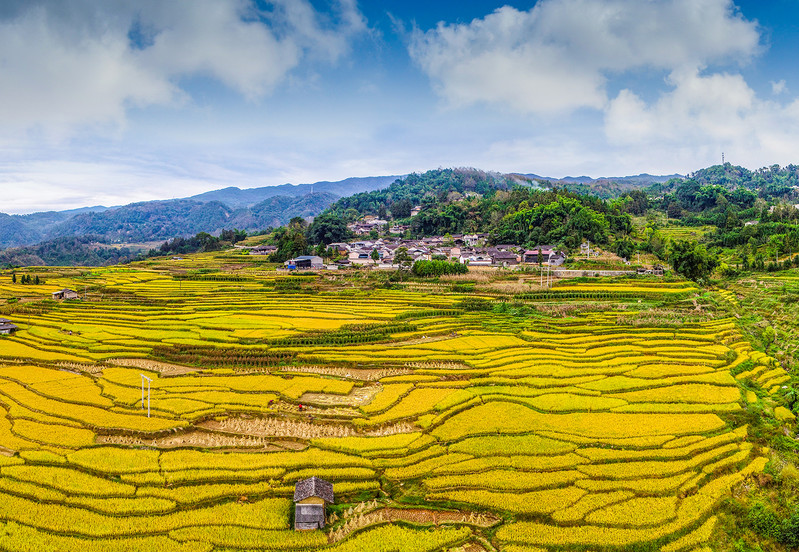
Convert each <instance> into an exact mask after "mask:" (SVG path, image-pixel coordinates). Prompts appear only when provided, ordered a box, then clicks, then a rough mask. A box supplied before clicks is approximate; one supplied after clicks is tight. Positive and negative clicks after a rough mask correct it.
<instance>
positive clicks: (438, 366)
mask: <svg viewBox="0 0 799 552" xmlns="http://www.w3.org/2000/svg"><path fill="white" fill-rule="evenodd" d="M406 366H413V367H414V368H421V369H422V370H474V368H472V367H471V366H468V365H466V364H461V363H460V362H409V363H407V364H406Z"/></svg>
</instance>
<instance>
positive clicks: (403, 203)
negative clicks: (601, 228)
mask: <svg viewBox="0 0 799 552" xmlns="http://www.w3.org/2000/svg"><path fill="white" fill-rule="evenodd" d="M520 184H526V185H528V186H529V185H531V184H532V181H531V180H530V179H528V178H525V177H522V176H518V175H502V174H499V173H493V172H485V171H481V170H477V169H466V168H457V169H437V170H432V171H427V172H425V173H412V174H409V175H408V176H406V177H404V178H399V179H397V180H396V181H394V183H393V184H391V186H389V187H388V188H386V189H384V190H377V191H374V192H364V193H360V194H355V195H353V196H350V197H345V198H342V199H340V200H338V201H337V202H336V203H334V204H333V205H331V206H330V211H331V212H333V213H334V214H337V215H339V216H343V217H354V216H356V215H358V214H360V215H376V216H380V217H381V218H383V217H384V216H386V215H387V214H388V213H390V214H391V215H392V216H393V217H394V218H395V219H401V218H406V217H408V216H410V211H411V208H412V207H414V206H416V205H422V206H431V205H434V204H435V203H436V202H440V201H452V200H457V199H461V198H463V197H464V196H466V195H471V194H476V195H485V194H489V193H491V192H493V191H495V190H508V189H510V188H512V187H514V186H517V185H520Z"/></svg>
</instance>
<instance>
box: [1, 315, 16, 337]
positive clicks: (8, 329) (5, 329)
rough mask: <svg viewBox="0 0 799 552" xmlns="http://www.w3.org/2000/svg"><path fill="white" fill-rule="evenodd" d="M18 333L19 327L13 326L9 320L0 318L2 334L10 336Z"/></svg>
mask: <svg viewBox="0 0 799 552" xmlns="http://www.w3.org/2000/svg"><path fill="white" fill-rule="evenodd" d="M15 331H17V325H16V324H13V323H12V322H11V320H9V319H8V318H0V334H1V335H8V334H12V333H14V332H15Z"/></svg>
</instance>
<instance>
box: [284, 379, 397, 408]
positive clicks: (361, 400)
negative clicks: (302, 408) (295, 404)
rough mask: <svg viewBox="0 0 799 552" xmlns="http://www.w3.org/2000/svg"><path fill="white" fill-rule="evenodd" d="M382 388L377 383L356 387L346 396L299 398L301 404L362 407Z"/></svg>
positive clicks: (315, 394)
mask: <svg viewBox="0 0 799 552" xmlns="http://www.w3.org/2000/svg"><path fill="white" fill-rule="evenodd" d="M382 389H383V386H382V385H380V384H379V383H376V384H371V385H364V386H363V387H356V388H355V389H353V390H352V391H351V392H350V393H349V394H348V395H330V394H327V393H304V394H303V395H302V396H301V397H300V403H301V404H303V405H304V404H311V405H320V406H353V407H358V406H363V405H365V404H369V403H370V402H372V400H374V398H375V396H376V395H377V394H378V393H380V391H382Z"/></svg>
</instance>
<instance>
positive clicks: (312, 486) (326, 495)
mask: <svg viewBox="0 0 799 552" xmlns="http://www.w3.org/2000/svg"><path fill="white" fill-rule="evenodd" d="M312 496H316V497H319V498H321V499H323V500H324V501H325V502H328V503H330V504H332V503H333V484H332V483H330V482H329V481H325V480H324V479H319V478H318V477H309V478H308V479H303V480H302V481H297V484H296V485H295V486H294V502H299V501H300V500H305V499H306V498H309V497H312Z"/></svg>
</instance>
